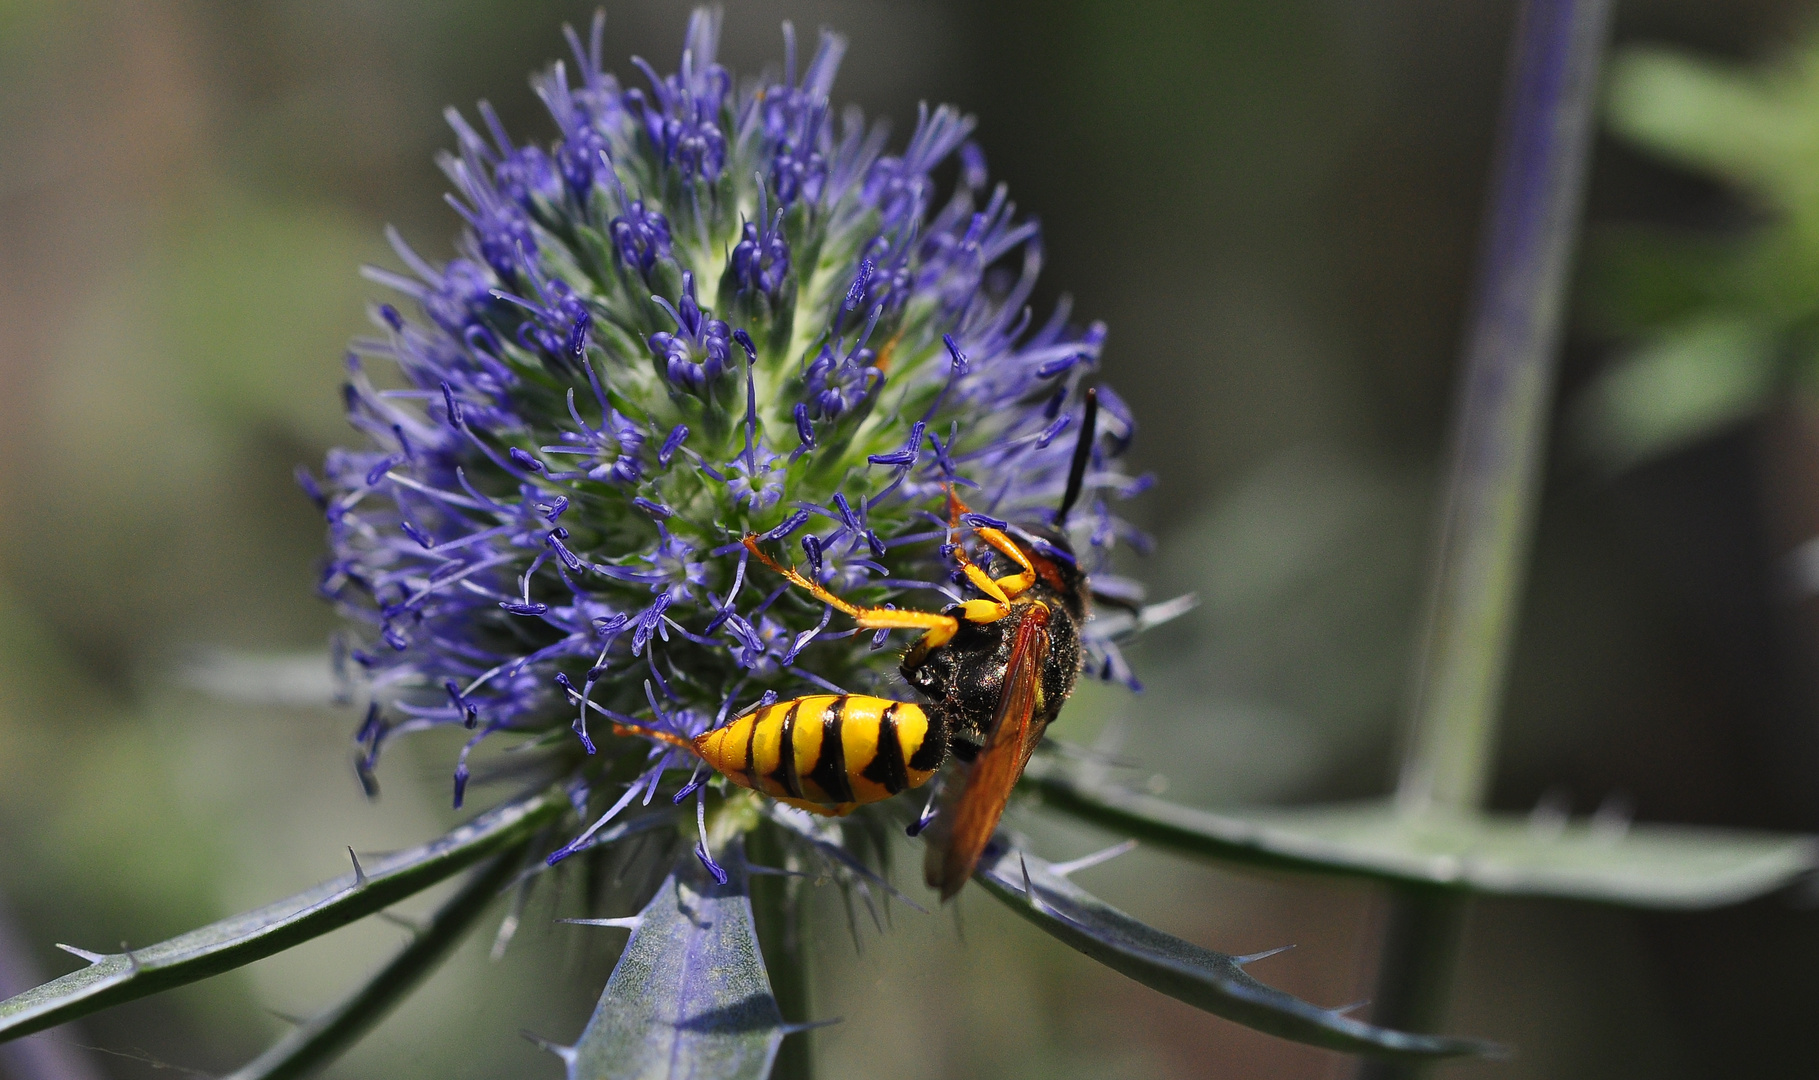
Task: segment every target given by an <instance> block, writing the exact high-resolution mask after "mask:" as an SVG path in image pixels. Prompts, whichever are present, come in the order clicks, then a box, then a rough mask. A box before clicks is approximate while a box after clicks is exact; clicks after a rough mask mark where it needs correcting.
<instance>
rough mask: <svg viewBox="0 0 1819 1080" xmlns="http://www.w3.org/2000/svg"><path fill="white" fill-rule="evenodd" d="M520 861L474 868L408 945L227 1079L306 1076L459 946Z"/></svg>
mask: <svg viewBox="0 0 1819 1080" xmlns="http://www.w3.org/2000/svg"><path fill="white" fill-rule="evenodd" d="M519 863H520V859H519V853H518V852H514V851H508V852H505V853H503V854H500V855H496V856H494V857H493V861H492V862H490V863H488V864H486V865H485V866H483V867H481V868H480V869H479V870H477V871H475V872H474V876H473V877H471V878H469V879H468V882H467V884H465V885H463V886H462V887H461V891H459V892H457V893H456V894H455V895H454V896H453V897H451V898H450V899H449V900H448V902H447V903H445V904H443V905H442V907H441V908H439V909H438V910H437V911H436V914H435V917H434V918H432V919H431V920H430V922H429V925H428V926H426V927H424V928H423V929H422V930H421V931H420V932H418V934H417V935H416V937H415V938H413V939H412V940H411V943H410V944H409V945H406V946H405V947H404V949H403V950H402V951H401V952H399V953H398V955H397V956H394V957H393V958H392V959H391V962H390V963H388V964H386V965H385V966H384V967H382V968H380V969H379V970H378V971H377V972H375V973H374V974H373V976H372V977H371V978H370V979H368V980H367V981H366V984H365V985H364V986H362V987H361V988H360V989H359V990H358V991H356V992H355V993H354V994H353V995H352V996H350V997H348V999H347V1000H345V1001H343V1002H341V1003H340V1004H339V1005H336V1006H335V1007H334V1008H332V1009H329V1010H328V1011H327V1012H324V1013H322V1014H321V1015H319V1016H317V1017H315V1018H314V1019H312V1020H310V1021H309V1022H308V1023H306V1024H303V1025H301V1026H299V1027H297V1028H296V1029H295V1030H293V1031H292V1032H290V1034H288V1035H286V1036H284V1038H282V1039H279V1040H278V1041H277V1042H276V1043H273V1044H272V1046H271V1048H270V1049H268V1050H267V1051H266V1052H265V1053H263V1054H260V1055H259V1056H258V1057H256V1058H254V1059H253V1060H252V1061H250V1062H248V1063H247V1064H246V1065H245V1066H243V1067H242V1068H240V1069H237V1070H235V1071H234V1072H233V1074H232V1075H230V1076H228V1077H227V1080H289V1078H291V1077H300V1076H308V1075H310V1074H311V1073H313V1072H315V1071H316V1070H317V1069H319V1068H321V1067H322V1066H324V1065H326V1064H327V1063H328V1062H330V1061H332V1060H334V1059H335V1058H336V1057H337V1056H338V1055H340V1054H341V1052H342V1051H344V1050H346V1049H347V1048H348V1047H350V1046H352V1045H353V1044H354V1043H355V1042H357V1041H359V1039H360V1037H361V1036H362V1035H365V1034H366V1033H367V1032H368V1031H370V1030H371V1029H372V1028H373V1026H374V1025H376V1024H378V1023H379V1021H380V1020H382V1019H384V1017H385V1014H386V1013H388V1012H390V1011H391V1009H392V1006H394V1005H396V1004H398V1002H400V1001H402V1000H403V999H404V997H405V996H406V995H408V994H409V993H410V992H411V991H412V990H414V989H416V986H417V984H418V983H419V982H420V981H422V979H423V977H424V976H426V975H428V974H429V973H430V972H431V971H432V970H434V969H435V967H436V965H437V964H439V963H441V962H442V959H443V958H444V957H446V956H447V955H448V954H449V953H450V952H452V951H453V950H454V948H455V946H457V945H459V944H461V941H462V939H463V938H464V937H465V936H466V934H467V931H468V929H469V928H470V927H472V926H473V925H474V923H475V922H476V921H478V920H479V918H480V916H481V915H483V914H484V913H485V912H486V909H487V907H488V906H490V905H491V904H492V902H493V900H494V899H495V898H496V897H497V896H498V895H499V891H500V890H501V889H503V888H504V887H505V886H506V884H507V883H508V882H510V881H511V879H512V876H513V873H514V872H515V871H516V870H517V869H518V867H519Z"/></svg>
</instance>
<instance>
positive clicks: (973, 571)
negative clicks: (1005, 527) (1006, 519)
mask: <svg viewBox="0 0 1819 1080" xmlns="http://www.w3.org/2000/svg"><path fill="white" fill-rule="evenodd" d="M947 507H948V528H949V529H950V530H951V531H952V532H958V531H959V530H960V528H961V522H960V515H962V514H967V513H971V511H970V510H969V509H968V508H967V505H966V504H965V503H963V502H961V501H960V496H959V495H957V494H955V492H954V488H953V486H952V485H949V486H948V489H947ZM968 528H971V529H972V531H973V533H974V534H975V535H977V536H978V537H979V539H981V540H983V541H985V543H986V544H987V545H988V546H989V547H991V548H992V549H993V550H994V551H997V552H998V553H1000V554H1002V555H1004V556H1005V557H1006V558H1008V559H1010V560H1011V561H1012V562H1014V563H1016V564H1017V566H1018V568H1019V571H1020V572H1019V573H1016V574H1008V575H1006V576H1004V577H1001V578H998V579H996V580H993V578H992V577H991V576H990V575H989V574H987V573H986V572H985V571H984V570H981V569H979V567H978V566H976V565H974V563H973V561H972V560H971V559H969V558H967V557H966V550H965V549H964V548H962V547H961V546H960V545H959V544H958V543H955V544H954V557H955V558H956V559H957V560H958V561H959V563H960V569H961V570H962V571H963V572H964V573H965V574H966V579H967V580H968V581H970V582H972V583H973V587H974V588H976V589H978V590H979V591H980V592H982V593H984V594H985V595H986V596H987V597H989V599H986V600H968V601H967V602H966V603H965V604H964V605H962V606H963V607H964V609H965V615H966V619H967V621H968V622H976V623H987V622H997V621H998V620H999V619H1002V618H1004V617H1005V616H1006V615H1009V614H1010V613H1011V599H1012V598H1013V597H1017V596H1021V595H1023V593H1025V592H1027V591H1028V590H1029V589H1030V587H1031V586H1033V585H1035V584H1036V568H1035V567H1034V566H1032V565H1030V561H1029V556H1027V555H1025V554H1024V553H1023V549H1022V548H1020V547H1018V546H1017V542H1016V541H1015V540H1012V539H1011V538H1010V537H1008V536H1006V535H1004V532H1003V531H1002V530H1000V529H994V528H992V527H990V526H989V525H979V526H968Z"/></svg>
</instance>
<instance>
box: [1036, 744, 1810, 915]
mask: <svg viewBox="0 0 1819 1080" xmlns="http://www.w3.org/2000/svg"><path fill="white" fill-rule="evenodd" d="M1027 775H1028V776H1029V777H1030V778H1031V780H1032V781H1033V783H1032V785H1031V786H1033V787H1035V788H1037V789H1038V790H1040V791H1041V793H1042V797H1043V799H1044V801H1045V802H1047V803H1048V804H1049V805H1051V806H1054V807H1056V808H1058V809H1061V810H1065V811H1068V812H1069V813H1072V814H1075V815H1076V816H1079V817H1082V818H1085V819H1086V820H1089V821H1092V822H1095V823H1097V824H1100V825H1104V826H1107V827H1109V828H1112V829H1116V830H1118V831H1120V832H1124V833H1128V834H1129V835H1132V836H1137V837H1141V838H1143V839H1145V840H1149V841H1153V842H1156V843H1161V844H1165V845H1167V846H1169V847H1173V848H1176V849H1178V850H1182V851H1187V852H1191V853H1193V854H1198V855H1205V856H1208V857H1211V858H1215V859H1220V860H1225V861H1232V862H1240V863H1251V864H1255V865H1261V866H1268V867H1275V868H1280V869H1287V870H1303V871H1312V872H1314V873H1321V874H1336V875H1341V876H1347V877H1363V878H1374V879H1377V880H1380V881H1391V882H1401V883H1405V884H1411V885H1423V886H1442V887H1447V888H1454V889H1459V890H1462V891H1465V892H1473V893H1481V894H1485V895H1491V896H1543V897H1554V898H1559V899H1569V900H1589V901H1593V902H1597V903H1606V904H1619V905H1622V906H1625V907H1640V908H1655V909H1666V910H1694V909H1700V908H1712V907H1720V906H1723V905H1726V904H1735V903H1741V902H1742V901H1745V900H1749V899H1752V898H1754V897H1757V896H1762V895H1764V894H1766V893H1769V892H1773V891H1774V890H1776V889H1779V888H1782V887H1784V886H1786V885H1788V884H1789V883H1791V882H1793V881H1794V880H1795V879H1797V878H1799V877H1802V876H1804V875H1806V874H1808V873H1811V872H1812V871H1813V870H1814V869H1815V868H1819V838H1814V837H1811V836H1807V835H1804V834H1794V833H1766V832H1750V831H1746V830H1742V829H1714V828H1701V827H1693V826H1684V825H1654V824H1639V825H1627V824H1625V823H1623V822H1620V821H1591V820H1580V821H1576V822H1564V821H1552V820H1532V819H1530V818H1526V817H1519V816H1516V815H1511V814H1477V815H1473V816H1470V817H1440V816H1415V815H1407V814H1402V813H1398V812H1397V810H1396V808H1395V807H1394V806H1392V805H1390V804H1389V803H1379V802H1368V803H1355V804H1347V805H1338V806H1314V807H1297V808H1250V809H1244V810H1232V811H1224V812H1220V813H1213V812H1211V811H1207V810H1199V809H1195V808H1193V807H1187V806H1179V805H1176V804H1174V803H1170V802H1167V801H1165V800H1163V799H1158V798H1156V797H1154V796H1152V795H1146V794H1143V793H1140V792H1134V791H1128V790H1125V789H1122V788H1117V787H1113V786H1110V785H1108V784H1103V783H1095V782H1092V781H1090V780H1086V779H1083V778H1081V777H1078V776H1074V775H1070V774H1069V773H1068V772H1067V771H1066V770H1064V769H1062V768H1059V767H1057V766H1056V765H1055V764H1054V763H1052V762H1041V763H1038V762H1031V768H1030V770H1029V773H1028V774H1027Z"/></svg>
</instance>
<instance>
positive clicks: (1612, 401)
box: [1575, 318, 1779, 472]
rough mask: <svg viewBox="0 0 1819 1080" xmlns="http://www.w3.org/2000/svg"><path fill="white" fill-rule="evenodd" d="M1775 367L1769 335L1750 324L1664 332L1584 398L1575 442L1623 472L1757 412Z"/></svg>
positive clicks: (1611, 368)
mask: <svg viewBox="0 0 1819 1080" xmlns="http://www.w3.org/2000/svg"><path fill="white" fill-rule="evenodd" d="M1778 366H1779V365H1778V356H1777V335H1776V334H1775V333H1774V332H1773V331H1772V330H1771V329H1769V328H1768V327H1766V326H1764V325H1763V324H1761V323H1760V322H1757V321H1753V320H1748V319H1739V318H1706V319H1701V320H1697V321H1693V322H1689V323H1685V324H1682V325H1680V326H1677V327H1674V328H1672V329H1669V330H1665V331H1663V332H1662V333H1660V334H1658V335H1656V336H1655V337H1654V338H1652V339H1651V340H1650V341H1649V342H1648V343H1647V344H1645V345H1643V346H1641V347H1640V348H1637V349H1635V350H1632V351H1631V352H1629V353H1628V354H1627V355H1625V356H1623V357H1622V358H1621V359H1619V360H1617V361H1615V362H1614V363H1611V364H1609V365H1608V366H1606V367H1605V369H1604V370H1603V371H1602V372H1600V373H1599V375H1598V378H1597V379H1596V381H1595V382H1594V383H1593V384H1592V385H1591V386H1590V387H1589V388H1588V389H1587V390H1586V391H1585V392H1584V394H1583V396H1581V398H1580V399H1579V401H1578V403H1577V406H1576V407H1577V409H1578V414H1577V416H1576V418H1575V423H1576V426H1577V428H1578V436H1579V439H1580V441H1581V443H1582V444H1583V445H1584V446H1585V447H1586V449H1587V450H1588V451H1589V452H1590V453H1591V454H1592V455H1593V456H1594V457H1595V458H1596V460H1598V461H1599V462H1600V463H1601V464H1603V465H1604V466H1605V467H1607V468H1609V469H1610V470H1611V471H1613V472H1615V471H1619V470H1622V469H1626V468H1628V467H1630V466H1632V465H1635V464H1637V463H1639V462H1641V461H1644V460H1646V459H1648V458H1651V457H1655V456H1657V455H1659V454H1662V453H1665V452H1668V451H1671V450H1675V449H1678V448H1679V447H1682V446H1685V445H1687V444H1688V443H1691V442H1694V441H1696V440H1698V439H1700V438H1703V437H1705V436H1708V435H1711V434H1714V433H1716V432H1717V431H1719V430H1721V429H1722V428H1724V427H1726V426H1728V425H1730V424H1734V423H1736V422H1738V421H1740V420H1743V419H1746V418H1748V417H1750V416H1753V415H1754V414H1756V413H1757V412H1759V411H1761V410H1762V409H1763V408H1764V407H1765V406H1766V405H1767V404H1768V402H1769V399H1770V396H1771V395H1772V394H1773V392H1774V390H1775V382H1776V374H1777V368H1778Z"/></svg>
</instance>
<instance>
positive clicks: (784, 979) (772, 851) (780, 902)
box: [747, 822, 815, 1080]
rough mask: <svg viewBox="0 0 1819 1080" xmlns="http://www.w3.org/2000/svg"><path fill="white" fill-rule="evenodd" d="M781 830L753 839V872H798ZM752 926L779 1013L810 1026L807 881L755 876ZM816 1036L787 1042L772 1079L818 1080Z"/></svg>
mask: <svg viewBox="0 0 1819 1080" xmlns="http://www.w3.org/2000/svg"><path fill="white" fill-rule="evenodd" d="M777 828H778V827H777V825H775V824H774V823H769V822H767V823H766V824H765V825H764V826H763V827H761V828H759V829H758V830H757V831H755V832H753V833H752V834H751V835H750V838H749V839H748V841H747V843H748V858H749V859H750V860H751V865H752V866H753V867H772V868H775V869H777V870H779V871H786V872H787V871H792V870H793V869H794V868H793V867H791V866H790V865H789V860H788V856H789V852H788V850H787V849H786V848H785V847H784V844H783V838H782V837H780V836H778V835H777ZM751 891H752V921H753V922H754V923H755V924H756V926H757V929H758V944H759V947H760V948H761V949H763V951H764V966H765V968H766V969H767V970H768V971H769V972H770V978H771V992H772V993H774V994H775V995H776V996H777V1008H778V1011H780V1012H781V1013H782V1014H783V1020H784V1023H786V1024H806V1023H810V1022H812V1021H813V1020H814V1019H815V1017H812V1016H810V1015H809V1009H810V1007H811V1003H810V999H809V971H808V949H807V944H808V943H807V942H806V941H805V940H804V935H803V933H802V922H803V917H804V915H805V912H804V910H803V908H804V906H805V905H804V901H805V900H806V897H804V896H803V895H802V879H801V878H800V877H797V876H795V875H794V874H793V873H790V874H785V873H778V874H755V875H754V876H753V878H752V882H751ZM809 1037H810V1033H809V1032H806V1031H802V1032H796V1033H793V1034H791V1035H790V1036H789V1037H788V1038H786V1039H784V1040H783V1045H782V1047H781V1048H779V1049H778V1051H777V1061H776V1064H775V1065H774V1066H772V1068H771V1080H813V1077H814V1075H815V1070H814V1054H813V1052H812V1044H811V1043H810V1042H809Z"/></svg>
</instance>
